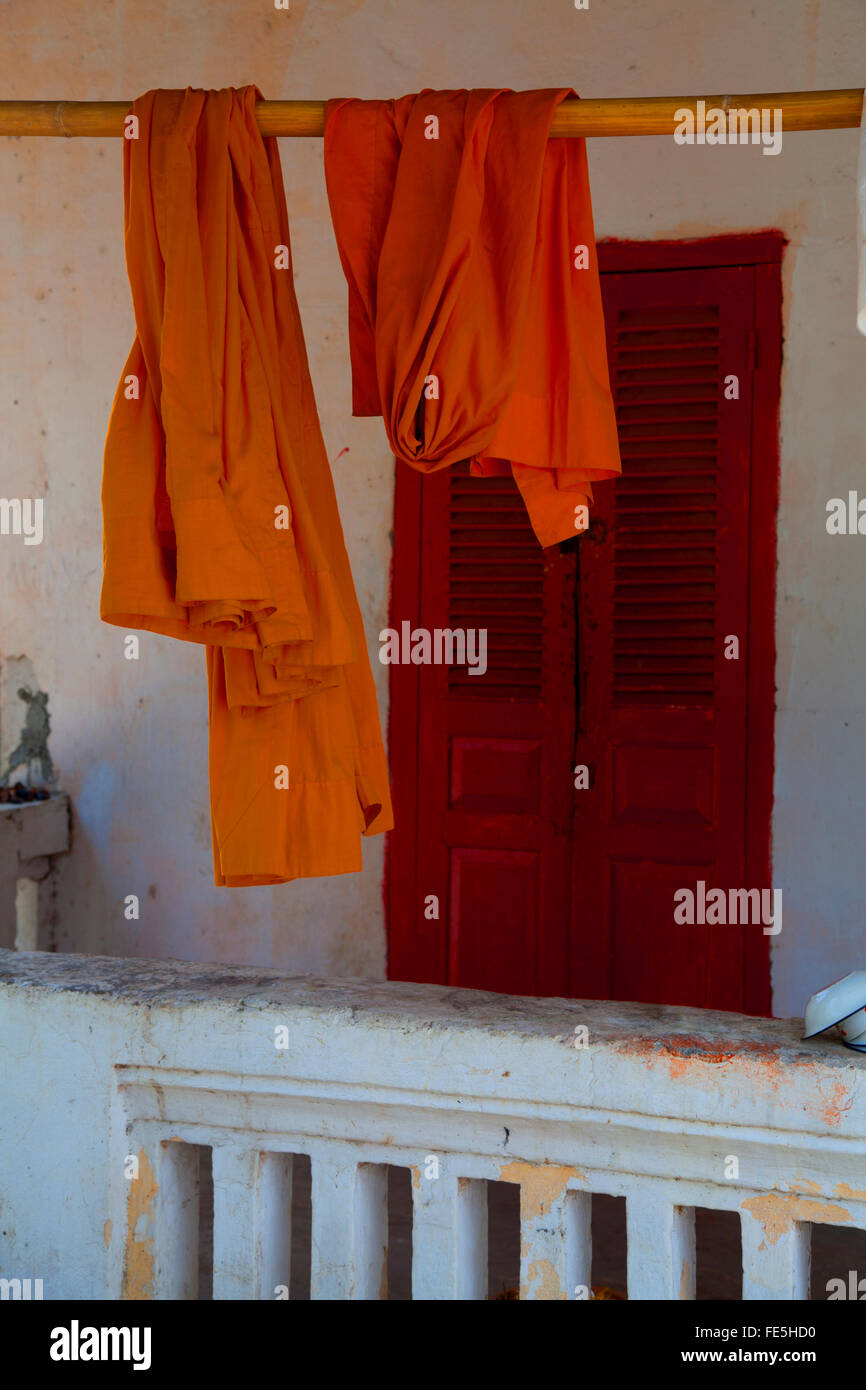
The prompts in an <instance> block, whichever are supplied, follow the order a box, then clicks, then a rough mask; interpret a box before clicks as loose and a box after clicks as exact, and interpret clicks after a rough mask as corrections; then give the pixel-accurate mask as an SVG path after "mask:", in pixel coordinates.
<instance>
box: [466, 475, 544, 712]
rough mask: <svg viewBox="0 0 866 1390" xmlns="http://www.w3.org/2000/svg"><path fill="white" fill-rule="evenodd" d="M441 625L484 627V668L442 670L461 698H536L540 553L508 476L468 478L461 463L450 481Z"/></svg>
mask: <svg viewBox="0 0 866 1390" xmlns="http://www.w3.org/2000/svg"><path fill="white" fill-rule="evenodd" d="M448 519H449V533H448V626H449V627H451V628H464V629H465V628H486V630H487V671H486V672H485V674H484V675H482V676H475V675H470V673H469V669H468V668H467V667H466V666H451V667H449V669H448V693H449V694H450V695H452V696H454V697H455V698H459V699H461V700H465V699H472V698H473V697H474V698H476V699H483V700H489V699H501V700H541V699H542V695H543V670H544V564H545V561H544V551H543V550H542V548H541V546H540V545H539V544H538V541H537V539H536V537H535V534H534V532H533V530H532V527H531V526H530V523H529V518H528V516H527V514H526V507H525V505H524V502H523V498H522V497H521V496H520V493H519V492H518V490H517V487H516V486H515V484H514V483H513V482H512V481H511V479H510V478H502V479H496V480H495V481H494V480H493V479H491V478H475V477H472V475H471V474H470V473H469V469H468V465H467V464H460V465H455V466H454V467H453V468H452V469H451V470H450V479H449V518H448Z"/></svg>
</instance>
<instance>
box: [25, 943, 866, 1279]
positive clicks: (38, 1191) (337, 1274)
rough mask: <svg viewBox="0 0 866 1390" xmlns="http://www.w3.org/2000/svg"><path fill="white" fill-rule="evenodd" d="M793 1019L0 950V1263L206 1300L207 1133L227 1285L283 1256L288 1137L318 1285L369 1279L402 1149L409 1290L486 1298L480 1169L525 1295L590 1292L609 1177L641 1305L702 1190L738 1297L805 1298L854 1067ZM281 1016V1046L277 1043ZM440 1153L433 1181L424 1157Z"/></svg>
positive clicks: (675, 1258) (857, 1088)
mask: <svg viewBox="0 0 866 1390" xmlns="http://www.w3.org/2000/svg"><path fill="white" fill-rule="evenodd" d="M577 1027H585V1028H586V1030H587V1033H586V1046H585V1047H575V1045H574V1043H575V1028H577ZM800 1028H801V1025H800V1023H799V1020H760V1019H751V1018H746V1017H743V1016H740V1015H736V1014H721V1013H709V1012H704V1011H702V1010H693V1009H674V1008H661V1007H648V1006H644V1005H637V1004H610V1003H600V1002H587V1001H571V1000H561V999H526V998H515V997H511V996H501V995H493V994H486V993H481V992H476V991H472V990H456V989H446V988H440V987H437V986H432V985H412V984H400V983H377V982H365V981H357V980H334V979H327V980H326V979H320V978H316V977H310V976H295V975H287V974H284V973H283V972H279V971H272V970H256V969H246V968H241V967H231V966H221V965H213V966H207V965H195V964H188V963H181V962H175V961H144V960H123V959H116V958H111V957H85V956H68V955H42V954H38V953H32V954H21V953H10V952H0V1043H2V1046H3V1048H4V1053H5V1056H6V1065H5V1066H4V1068H3V1069H2V1073H0V1111H2V1113H3V1115H4V1124H3V1133H2V1138H0V1146H2V1149H3V1150H5V1151H4V1152H0V1170H2V1171H3V1172H4V1173H6V1174H7V1175H9V1178H8V1181H7V1182H5V1184H4V1186H5V1191H4V1194H3V1196H4V1202H5V1206H4V1216H5V1218H6V1219H5V1221H4V1223H3V1224H4V1226H5V1228H6V1229H7V1230H8V1231H10V1232H13V1233H14V1234H12V1235H10V1236H7V1237H5V1240H6V1241H7V1245H6V1248H5V1249H4V1248H2V1247H0V1274H5V1275H9V1274H10V1273H14V1272H15V1270H16V1269H17V1270H19V1271H20V1277H27V1276H28V1275H29V1277H34V1278H37V1277H39V1278H43V1280H44V1281H45V1290H46V1297H106V1296H107V1297H120V1296H123V1297H133V1298H142V1297H145V1298H146V1297H174V1296H183V1297H192V1296H194V1293H193V1292H191V1290H192V1287H193V1284H194V1271H193V1270H192V1267H191V1262H190V1256H189V1249H188V1244H189V1239H191V1237H190V1236H189V1231H190V1230H191V1229H192V1226H193V1225H194V1223H192V1224H191V1222H192V1218H191V1216H190V1211H191V1210H192V1207H193V1206H194V1205H195V1202H196V1201H197V1197H196V1195H195V1192H194V1190H193V1187H192V1186H191V1185H190V1183H191V1180H190V1179H189V1176H188V1174H186V1173H185V1170H184V1168H183V1162H182V1154H183V1152H184V1150H183V1147H182V1146H183V1145H184V1144H189V1145H192V1144H206V1145H210V1146H212V1147H213V1149H214V1165H215V1166H214V1173H215V1231H214V1241H215V1251H216V1252H217V1254H216V1255H215V1260H216V1263H217V1268H216V1270H215V1279H216V1282H215V1290H216V1296H223V1297H232V1298H236V1297H250V1298H254V1297H260V1298H261V1297H271V1296H273V1293H272V1292H269V1289H272V1283H273V1279H274V1277H275V1276H274V1272H273V1271H274V1268H275V1267H276V1266H275V1264H274V1258H272V1257H271V1256H268V1257H267V1260H266V1268H265V1267H263V1266H262V1264H261V1260H262V1259H264V1258H265V1257H264V1256H263V1255H262V1254H261V1252H262V1251H263V1250H265V1251H268V1250H270V1251H273V1250H275V1249H276V1250H284V1249H285V1248H286V1232H285V1229H284V1224H283V1223H284V1221H285V1220H287V1219H288V1218H287V1216H286V1213H285V1211H284V1210H282V1208H281V1206H280V1202H281V1200H282V1199H281V1198H280V1197H279V1194H280V1193H285V1191H287V1190H290V1176H288V1174H287V1170H286V1169H285V1162H286V1155H291V1154H300V1153H304V1154H309V1155H310V1158H311V1161H312V1163H313V1194H314V1198H313V1200H314V1208H313V1223H314V1269H313V1276H314V1277H313V1292H314V1296H317V1297H323V1298H331V1297H334V1298H344V1297H345V1298H351V1297H372V1296H375V1294H374V1293H373V1292H371V1290H375V1289H377V1288H378V1287H379V1286H380V1282H381V1248H380V1236H381V1221H382V1211H383V1189H382V1186H381V1182H380V1180H379V1178H378V1177H377V1176H376V1174H377V1172H379V1171H380V1170H381V1167H382V1166H384V1165H388V1164H394V1165H398V1166H406V1167H408V1168H410V1169H411V1170H412V1173H413V1182H414V1189H415V1197H416V1240H415V1243H414V1248H415V1263H416V1268H415V1271H414V1274H413V1280H414V1287H415V1288H416V1296H419V1297H441V1298H456V1297H469V1298H471V1297H477V1296H479V1295H478V1290H479V1288H481V1286H482V1283H483V1277H482V1275H483V1270H482V1263H480V1262H482V1257H483V1252H484V1249H485V1248H486V1246H485V1242H486V1224H485V1220H484V1219H482V1217H483V1213H482V1208H481V1206H479V1200H480V1198H479V1197H478V1194H479V1193H480V1191H481V1189H480V1188H479V1187H478V1186H477V1185H478V1183H483V1181H484V1180H485V1179H488V1180H489V1179H498V1180H504V1181H510V1182H516V1183H519V1184H520V1186H521V1192H522V1223H523V1231H524V1256H523V1258H522V1261H521V1267H522V1270H523V1274H522V1285H521V1287H522V1293H521V1296H522V1297H526V1298H568V1297H580V1294H579V1293H577V1294H576V1293H575V1289H574V1287H572V1282H571V1281H573V1280H574V1281H575V1282H576V1284H577V1285H581V1284H585V1282H586V1278H585V1277H584V1276H585V1275H586V1271H587V1270H588V1264H587V1259H588V1253H587V1252H588V1242H589V1240H590V1232H589V1220H588V1208H586V1207H585V1205H583V1203H584V1201H585V1199H586V1196H587V1194H589V1193H591V1192H607V1193H613V1194H615V1195H624V1196H626V1198H627V1200H628V1207H629V1292H630V1296H631V1297H637V1298H651V1297H658V1298H683V1297H685V1298H688V1297H693V1296H694V1295H693V1289H694V1267H693V1266H694V1241H693V1237H692V1231H693V1222H692V1213H693V1211H694V1208H695V1207H698V1206H700V1207H717V1208H726V1209H730V1210H736V1211H738V1212H739V1214H740V1217H741V1220H742V1222H743V1225H744V1240H743V1250H744V1261H745V1268H744V1291H745V1293H746V1296H749V1297H764V1298H766V1297H775V1298H802V1297H805V1296H806V1293H805V1291H804V1288H805V1286H804V1278H805V1275H807V1273H808V1258H807V1257H806V1263H805V1265H804V1263H803V1259H804V1255H803V1251H804V1249H807V1246H804V1243H803V1242H804V1239H805V1235H807V1234H808V1226H809V1224H810V1223H813V1222H825V1223H830V1224H838V1225H845V1224H849V1225H854V1226H857V1227H860V1228H863V1229H866V1059H864V1058H862V1057H860V1056H858V1055H857V1054H855V1053H852V1052H848V1051H846V1050H845V1049H843V1048H842V1047H841V1045H840V1044H838V1043H834V1042H830V1041H818V1042H814V1043H804V1042H802V1041H801V1040H800V1038H799V1032H800ZM279 1029H284V1030H286V1032H285V1039H286V1040H287V1042H288V1045H287V1046H286V1047H279V1046H277V1045H275V1044H276V1041H277V1040H278V1036H279V1035H278V1033H277V1032H276V1030H279ZM129 1154H133V1155H136V1156H137V1160H138V1163H139V1178H138V1179H137V1180H136V1181H132V1182H130V1181H129V1180H128V1178H127V1177H126V1176H125V1175H124V1163H125V1162H126V1160H127V1156H128V1155H129ZM59 1155H62V1161H61V1159H60V1157H59ZM268 1156H270V1157H268ZM429 1156H434V1157H437V1158H438V1160H439V1169H440V1177H439V1179H437V1180H436V1181H437V1182H438V1183H441V1186H431V1183H430V1180H429V1179H428V1178H427V1177H425V1171H426V1160H427V1159H428V1158H429ZM13 1159H14V1161H13ZM732 1159H733V1160H735V1162H734V1163H732V1161H731V1160H732ZM274 1163H277V1164H278V1166H277V1167H276V1168H273V1166H271V1167H268V1166H267V1165H268V1164H271V1165H273V1164H274ZM179 1165H180V1166H179ZM263 1165H264V1166H263ZM184 1193H185V1194H186V1195H185V1196H183V1194H184ZM275 1193H276V1194H277V1196H276V1197H275V1196H274V1194H275ZM159 1194H162V1195H161V1196H160V1195H159ZM172 1194H173V1195H172ZM179 1194H180V1195H179ZM328 1194H332V1195H331V1196H329V1195H328ZM317 1202H318V1203H319V1208H320V1209H319V1212H318V1216H317V1212H316V1203H317ZM191 1204H192V1205H191ZM160 1213H162V1214H160ZM184 1213H185V1215H184ZM281 1213H282V1214H281ZM61 1218H62V1219H61ZM220 1223H222V1224H220ZM226 1223H227V1224H226ZM753 1229H754V1232H755V1235H754V1238H753V1237H752V1234H751V1232H752V1230H753ZM179 1231H186V1232H187V1235H186V1236H185V1237H184V1241H183V1242H181V1245H182V1247H183V1248H179V1247H178V1240H179V1237H178V1234H177V1233H178V1232H179ZM256 1231H258V1232H259V1235H258V1236H256V1235H255V1232H256ZM106 1232H107V1233H108V1234H107V1235H106ZM353 1232H354V1235H353V1234H352V1233H353ZM804 1233H805V1234H804ZM184 1242H185V1243H184ZM232 1249H236V1250H238V1251H240V1252H241V1253H242V1254H243V1252H244V1251H246V1254H243V1259H242V1260H241V1263H240V1264H239V1265H238V1266H235V1265H232V1262H231V1260H229V1265H230V1266H231V1268H230V1269H229V1267H228V1266H226V1267H225V1271H224V1272H223V1273H222V1274H221V1273H220V1269H221V1268H222V1266H221V1265H220V1258H222V1259H223V1260H225V1259H226V1258H227V1256H225V1255H223V1256H222V1257H220V1256H219V1251H220V1250H222V1251H224V1252H225V1251H229V1250H232ZM377 1250H378V1251H379V1255H378V1257H376V1256H375V1253H371V1252H375V1251H377ZM256 1252H259V1253H258V1254H257V1253H256ZM317 1252H318V1253H317ZM371 1261H372V1263H371ZM263 1269H264V1272H263ZM238 1270H240V1273H239V1272H238ZM804 1270H805V1274H804ZM581 1271H582V1272H583V1274H582V1275H581V1277H580V1278H578V1277H577V1275H578V1274H580V1272H581ZM576 1272H577V1273H576ZM377 1281H378V1282H377ZM178 1289H180V1290H181V1291H182V1292H181V1293H180V1294H178V1293H177V1292H174V1293H172V1292H171V1290H175V1291H176V1290H178ZM220 1289H222V1290H223V1292H222V1293H220ZM437 1290H438V1292H437ZM422 1291H423V1292H422Z"/></svg>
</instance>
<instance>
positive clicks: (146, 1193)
mask: <svg viewBox="0 0 866 1390" xmlns="http://www.w3.org/2000/svg"><path fill="white" fill-rule="evenodd" d="M157 1191H158V1188H157V1184H156V1178H155V1177H154V1173H153V1169H152V1168H151V1166H150V1161H149V1159H148V1157H147V1154H146V1153H145V1151H144V1149H142V1150H141V1152H140V1153H139V1155H138V1177H137V1178H133V1179H132V1181H131V1182H130V1184H129V1196H128V1197H127V1200H126V1253H125V1256H124V1262H123V1288H122V1291H121V1295H120V1296H121V1298H122V1299H128V1300H134V1299H150V1298H152V1297H153V1222H154V1211H153V1208H154V1202H155V1200H156V1194H157Z"/></svg>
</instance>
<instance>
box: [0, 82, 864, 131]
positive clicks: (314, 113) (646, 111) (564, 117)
mask: <svg viewBox="0 0 866 1390" xmlns="http://www.w3.org/2000/svg"><path fill="white" fill-rule="evenodd" d="M699 100H701V101H704V102H705V103H706V107H707V109H708V110H709V108H710V107H713V106H714V107H721V108H722V109H723V110H733V109H742V108H745V109H747V110H752V109H754V108H755V107H757V108H758V109H759V110H770V111H775V110H780V111H781V112H782V130H783V132H786V133H787V132H788V131H793V130H839V129H843V128H845V127H849V126H858V125H859V124H860V115H861V112H862V109H863V89H862V88H861V87H845V88H840V89H839V90H836V91H827V92H759V93H750V94H749V95H746V96H707V97H696V96H687V97H602V98H592V99H589V100H586V101H576V100H569V101H565V102H563V103H562V105H561V106H560V107H559V108H558V110H557V111H556V113H555V115H554V117H553V124H552V126H551V130H550V133H551V135H591V136H596V135H672V134H673V131H674V128H675V126H676V124H677V119H676V112H677V111H678V110H681V109H682V108H683V107H689V108H690V109H691V110H694V109H695V107H696V104H697V102H698V101H699ZM130 107H131V103H130V102H128V101H0V135H66V136H72V135H92V136H97V137H106V136H120V135H122V134H123V119H124V116H126V115H127V114H128V112H129V110H130ZM256 116H257V119H258V123H259V129H260V130H261V132H262V134H263V135H287V136H297V135H312V136H315V135H322V134H323V133H324V129H325V103H324V102H323V101H260V102H259V103H258V105H257V107H256Z"/></svg>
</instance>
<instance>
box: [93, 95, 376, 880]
mask: <svg viewBox="0 0 866 1390" xmlns="http://www.w3.org/2000/svg"><path fill="white" fill-rule="evenodd" d="M260 98H261V93H260V92H259V91H258V88H256V87H254V86H249V87H243V88H239V89H233V88H226V89H224V90H221V91H207V92H206V91H199V90H194V89H192V88H186V90H184V91H152V92H147V93H146V94H145V95H144V96H142V97H139V98H138V100H137V101H135V102H134V103H133V106H132V114H133V115H134V116H135V117H136V118H137V120H138V131H137V137H136V138H134V139H127V140H125V141H124V152H123V158H124V165H123V171H124V207H125V244H126V263H127V270H128V273H129V282H130V286H131V289H132V300H133V307H134V310H135V323H136V337H135V342H134V343H133V346H132V351H131V352H130V354H129V357H128V359H127V362H126V365H125V367H124V369H123V374H122V376H121V379H120V383H119V384H118V387H117V392H116V394H115V398H114V405H113V407H112V413H111V420H110V423H109V428H108V437H107V440H106V445H105V462H104V470H103V485H102V512H103V534H104V541H103V552H104V571H103V585H102V597H101V604H100V613H101V616H102V618H103V619H104V620H105V621H106V622H109V623H114V624H116V625H118V626H120V627H124V628H143V629H147V630H149V631H152V632H161V633H167V634H168V635H169V636H172V637H179V638H182V639H184V640H186V641H190V642H200V643H203V644H205V645H206V647H207V673H208V686H209V695H210V775H211V820H212V830H213V846H214V876H215V880H216V882H217V884H220V885H228V886H230V887H237V886H244V885H250V884H267V883H281V882H285V881H287V880H289V879H293V878H309V877H314V876H319V875H325V874H339V873H348V872H351V871H353V870H357V869H360V868H361V867H362V859H361V847H360V839H359V832H360V833H361V834H365V835H372V834H376V833H378V832H380V831H383V830H388V829H390V828H391V826H392V824H393V820H392V814H391V800H390V792H389V788H388V773H387V765H386V760H385V752H384V748H383V745H382V736H381V730H380V726H379V714H378V708H377V704H376V694H375V689H374V685H373V678H372V674H371V671H370V662H369V657H368V654H367V645H366V641H365V637H364V629H363V624H362V619H361V613H360V609H359V607H358V601H357V598H356V596H355V589H354V584H353V582H352V574H351V570H350V567H349V559H348V556H347V554H346V547H345V543H344V540H343V532H342V528H341V526H340V518H339V513H338V510H337V500H336V495H335V493H334V485H333V481H332V478H331V471H330V467H329V465H328V459H327V456H326V454H325V448H324V444H323V441H322V434H321V429H320V426H319V419H318V415H317V412H316V405H315V400H314V397H313V389H312V384H311V381H310V373H309V368H308V364H307V356H306V349H305V346H304V339H303V333H302V330H301V323H300V318H299V315H298V306H297V301H296V299H295V292H294V285H293V281H292V270H291V257H290V246H289V225H288V216H287V212H286V201H285V192H284V189H283V181H282V171H281V168H280V159H279V153H278V149H277V142H276V140H274V139H267V140H263V138H262V136H261V134H260V132H259V129H258V126H257V124H256V120H255V103H256V100H257V99H260Z"/></svg>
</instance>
